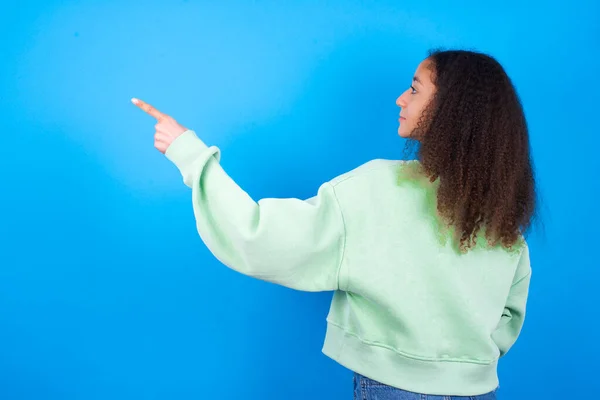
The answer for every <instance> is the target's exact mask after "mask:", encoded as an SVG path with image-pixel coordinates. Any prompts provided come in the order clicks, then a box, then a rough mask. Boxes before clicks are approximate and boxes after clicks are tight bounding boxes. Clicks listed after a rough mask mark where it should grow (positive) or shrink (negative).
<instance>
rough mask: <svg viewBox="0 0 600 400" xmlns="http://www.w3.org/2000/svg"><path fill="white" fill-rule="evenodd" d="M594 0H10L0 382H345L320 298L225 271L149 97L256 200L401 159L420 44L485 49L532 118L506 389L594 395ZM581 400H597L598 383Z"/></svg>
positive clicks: (253, 390) (26, 393)
mask: <svg viewBox="0 0 600 400" xmlns="http://www.w3.org/2000/svg"><path fill="white" fill-rule="evenodd" d="M599 15H600V6H599V3H598V2H595V1H593V0H588V1H585V0H582V1H566V0H559V1H537V0H536V1H528V2H521V1H509V2H506V1H497V2H481V1H475V0H470V1H466V2H462V3H460V4H459V3H456V2H451V1H446V2H444V1H429V2H423V1H409V2H401V1H397V0H396V1H373V2H361V1H355V0H332V1H327V2H323V1H316V0H315V1H294V2H282V1H220V2H209V1H192V0H189V1H176V2H172V1H169V2H167V1H163V2H159V1H134V0H120V1H116V0H103V1H100V0H96V1H83V0H81V1H75V0H63V1H56V0H46V1H34V0H24V1H21V2H17V1H16V0H8V1H6V0H5V1H3V2H2V3H1V4H0V34H1V35H0V37H1V39H0V56H1V58H0V60H1V62H0V116H1V118H0V121H1V125H0V126H1V128H2V129H1V132H2V138H1V141H0V143H1V147H2V150H3V151H2V156H1V157H0V177H1V181H0V191H1V196H0V206H1V210H2V218H1V220H0V236H1V237H0V399H8V400H53V399H65V400H72V399H73V400H74V399H82V400H92V399H111V400H120V399H208V398H223V399H234V398H235V399H241V398H244V399H307V398H310V399H344V398H345V399H349V398H351V397H352V381H351V372H350V371H348V370H346V369H344V368H343V367H341V366H339V365H337V364H336V363H335V362H333V361H331V360H329V359H328V358H326V357H325V356H324V355H322V353H321V345H322V343H323V338H324V333H325V316H326V314H327V311H328V307H329V301H330V299H331V293H303V292H296V291H293V290H290V289H285V288H281V287H278V286H275V285H272V284H269V283H266V282H262V281H258V280H253V279H251V278H248V277H246V276H243V275H240V274H237V273H235V272H233V271H231V270H229V269H227V268H226V267H224V266H223V265H222V264H220V263H219V262H218V261H217V260H216V259H214V258H213V256H212V255H211V254H210V253H209V251H208V250H207V249H206V248H205V246H204V245H203V243H202V241H201V240H200V238H199V237H198V235H197V233H196V230H195V224H194V219H193V214H192V211H191V203H190V192H189V190H188V188H187V187H185V186H184V184H183V182H182V179H181V177H180V175H179V174H178V172H177V171H176V169H175V167H174V166H173V165H172V164H171V163H170V162H168V161H167V160H166V159H165V158H164V156H163V155H162V154H160V153H159V152H158V151H156V150H155V149H154V147H153V134H154V123H155V121H154V120H153V119H152V118H150V117H149V116H148V115H146V114H144V113H143V112H141V110H139V109H138V108H136V107H135V106H133V105H132V104H131V103H130V99H131V97H139V98H141V99H143V100H146V101H148V102H150V103H151V104H153V105H155V106H156V107H158V108H159V109H160V110H162V111H164V112H165V113H168V114H170V115H172V116H173V117H174V118H176V119H177V120H178V121H180V122H181V123H182V124H184V125H185V126H187V127H190V128H192V129H194V130H196V132H198V134H199V135H200V136H201V137H202V138H203V139H204V140H205V141H206V142H207V143H209V144H211V145H217V146H219V147H220V148H221V150H222V165H223V166H224V167H225V169H226V170H227V172H228V173H229V174H230V175H231V176H232V177H233V178H234V179H236V180H237V182H238V183H239V184H240V185H241V186H242V187H243V188H244V189H245V190H246V191H247V192H248V193H249V194H251V195H252V196H253V197H254V198H255V199H259V198H261V197H299V198H307V197H310V196H312V195H313V194H314V193H315V192H316V190H317V188H318V186H319V185H320V184H321V183H322V182H324V181H326V180H328V179H331V178H333V177H334V176H336V175H339V174H341V173H343V172H346V171H348V170H349V169H352V168H354V167H356V166H358V165H360V164H362V163H363V162H366V161H368V160H370V159H373V158H399V157H401V156H402V149H403V146H404V142H403V140H402V139H401V138H399V137H398V136H397V134H396V129H397V117H398V108H397V107H396V105H395V99H396V97H397V96H398V95H399V94H400V93H402V91H404V90H406V88H407V86H408V85H409V84H410V81H411V78H412V74H413V72H414V70H415V68H416V66H417V64H418V63H419V62H420V61H421V60H422V59H423V58H424V57H425V56H426V53H427V50H428V49H430V48H436V47H445V48H451V47H459V48H467V49H475V50H481V51H485V52H489V53H490V54H492V55H494V56H496V57H497V58H498V59H499V60H500V61H501V62H502V63H503V65H504V66H505V67H506V69H507V71H508V72H509V74H510V76H511V77H512V79H513V80H514V83H515V85H516V86H517V89H518V91H519V94H520V96H521V99H522V102H523V105H524V107H525V111H526V113H527V117H528V121H529V126H530V129H531V141H532V148H533V156H534V161H535V165H536V168H537V174H538V180H539V185H540V192H541V196H542V200H543V204H542V209H541V217H542V219H543V223H544V230H542V229H539V230H534V231H533V233H532V236H531V237H530V244H531V248H532V265H533V270H534V277H533V281H532V287H531V295H530V302H529V309H528V316H527V321H526V324H525V327H524V330H523V333H522V336H521V338H520V340H519V341H518V342H517V344H516V346H515V347H514V348H513V349H512V350H511V352H510V353H509V354H508V355H507V356H506V358H504V359H502V361H501V364H500V380H501V388H500V392H499V394H500V395H501V398H505V399H512V400H519V399H529V398H536V399H550V398H553V399H559V398H565V397H563V396H568V397H569V398H583V397H586V395H591V394H594V395H597V393H598V390H599V389H600V386H599V383H598V382H599V381H598V379H597V368H598V367H597V361H596V360H597V359H598V357H600V351H599V346H598V340H597V337H596V336H597V335H596V333H595V332H597V330H598V319H597V316H598V312H597V308H596V304H597V301H598V295H597V294H598V290H597V286H598V281H599V279H598V278H599V274H600V272H599V269H598V267H599V265H598V264H599V263H598V258H597V256H596V255H595V253H596V251H597V241H598V238H597V237H598V236H597V226H598V225H599V224H600V218H599V217H598V211H597V205H598V196H599V195H600V185H599V179H598V175H599V174H598V173H599V172H600V163H599V161H598V160H599V158H600V157H598V156H597V151H598V150H597V149H598V147H599V145H600V139H599V138H600V136H599V135H598V133H599V132H598V127H597V122H596V116H597V109H598V102H597V94H598V92H599V91H600V83H599V79H598V74H597V71H598V70H600V58H599V56H598V51H597V50H598V49H599V48H600V29H599V28H598V27H599V26H600V23H599V22H600V17H599ZM592 397H593V396H592Z"/></svg>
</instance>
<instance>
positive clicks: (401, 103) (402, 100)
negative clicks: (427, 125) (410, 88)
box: [396, 92, 406, 108]
mask: <svg viewBox="0 0 600 400" xmlns="http://www.w3.org/2000/svg"><path fill="white" fill-rule="evenodd" d="M405 93H406V92H405ZM405 93H402V94H401V95H400V97H398V98H397V99H396V105H397V106H398V107H402V108H404V107H406V99H405V96H404V95H405Z"/></svg>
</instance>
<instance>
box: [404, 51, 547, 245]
mask: <svg viewBox="0 0 600 400" xmlns="http://www.w3.org/2000/svg"><path fill="white" fill-rule="evenodd" d="M427 60H428V61H431V62H430V63H429V68H431V72H432V74H431V79H432V82H433V84H434V86H435V92H434V94H433V96H432V98H431V99H430V102H429V104H428V105H427V107H426V108H425V111H424V112H423V115H422V116H421V119H420V121H419V123H418V125H417V128H416V129H415V132H414V137H415V138H417V140H416V141H417V142H418V144H417V146H418V150H417V158H418V159H419V161H420V165H421V166H420V167H421V170H422V172H424V173H425V175H426V176H427V177H428V178H429V180H430V181H431V182H434V181H438V179H439V181H438V183H439V185H438V189H437V212H438V214H439V215H440V216H441V217H443V218H444V219H445V220H446V222H447V223H448V224H449V225H451V226H452V227H453V229H454V231H455V235H456V239H457V240H458V241H459V247H460V249H461V250H463V251H465V250H468V249H469V248H471V247H472V246H473V245H475V244H476V241H477V236H478V233H479V232H480V230H482V228H485V229H483V230H484V231H485V237H486V239H487V242H488V244H490V245H497V244H501V245H502V246H504V247H507V248H512V246H513V245H515V244H516V243H517V242H519V241H520V239H521V238H522V236H523V235H524V233H525V231H527V230H528V228H529V227H530V224H531V222H532V218H533V217H534V214H535V208H536V189H535V178H534V171H533V163H532V160H531V156H530V144H529V133H528V128H527V122H526V119H525V115H524V112H523V108H522V105H521V102H520V100H519V97H518V95H517V93H516V90H515V88H514V86H513V84H512V82H511V80H510V78H509V77H508V75H507V74H506V72H505V70H504V68H503V67H502V66H501V65H500V63H499V62H498V61H496V60H495V59H494V58H493V57H491V56H489V55H486V54H482V53H478V52H473V51H467V50H446V51H442V50H432V51H430V52H429V55H428V57H427ZM411 143H415V140H414V139H410V140H409V142H408V145H409V146H410V145H411Z"/></svg>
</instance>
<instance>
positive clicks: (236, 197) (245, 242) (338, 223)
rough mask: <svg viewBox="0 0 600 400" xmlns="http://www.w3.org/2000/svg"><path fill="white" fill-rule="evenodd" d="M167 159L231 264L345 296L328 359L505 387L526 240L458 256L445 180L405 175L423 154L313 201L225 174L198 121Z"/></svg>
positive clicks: (371, 169) (526, 273)
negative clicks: (439, 203) (443, 203)
mask: <svg viewBox="0 0 600 400" xmlns="http://www.w3.org/2000/svg"><path fill="white" fill-rule="evenodd" d="M165 156H166V157H167V158H168V159H169V160H171V161H172V162H173V163H174V164H175V165H176V166H177V168H178V169H179V171H180V172H181V174H182V176H183V181H184V183H185V184H186V185H187V186H189V187H190V188H191V197H192V205H193V212H194V216H195V220H196V225H197V229H198V233H199V235H200V237H201V238H202V240H203V241H204V243H205V244H206V246H207V247H208V249H209V250H210V251H211V252H212V254H214V256H215V257H216V258H217V259H218V260H220V262H222V263H223V264H224V265H226V266H227V267H229V268H232V269H233V270H235V271H238V272H240V273H242V274H245V275H248V276H251V277H254V278H257V279H261V280H264V281H268V282H272V283H275V284H278V285H282V286H285V287H289V288H293V289H296V290H303V291H333V292H334V294H333V300H332V303H331V308H330V312H329V314H328V316H327V334H326V337H325V343H324V346H323V353H324V354H325V355H327V356H328V357H331V358H332V359H333V360H336V361H337V362H338V363H339V364H341V365H343V366H345V367H346V368H348V369H350V370H352V371H355V372H358V373H360V374H363V375H365V376H367V377H370V378H372V379H374V380H377V381H379V382H382V383H385V384H388V385H391V386H395V387H398V388H402V389H404V390H409V391H413V392H419V393H426V394H441V395H466V396H468V395H478V394H482V393H486V392H489V391H491V390H494V389H495V388H496V387H497V386H498V375H497V362H498V359H499V358H500V357H501V356H503V355H504V354H506V352H507V351H508V350H509V348H510V347H511V346H512V345H513V344H514V342H515V340H516V339H517V336H518V335H519V333H520V331H521V328H522V325H523V320H524V317H525V305H526V301H527V295H528V289H529V281H530V276H531V268H530V264H529V250H528V246H527V243H526V242H525V240H524V239H523V240H522V241H521V245H520V247H518V248H516V249H513V250H512V251H508V250H505V249H503V248H501V247H486V246H484V245H478V246H477V247H475V248H474V249H472V250H470V251H469V252H467V253H461V252H459V251H457V250H456V248H455V245H453V243H454V241H453V240H447V239H446V238H447V237H448V234H446V233H444V232H445V231H444V229H443V227H442V225H440V224H439V222H437V217H436V216H435V215H436V214H435V212H433V210H434V209H435V203H434V201H435V185H433V184H432V185H431V186H428V185H427V184H424V183H422V182H421V183H419V181H418V180H412V179H401V178H399V177H400V176H401V172H402V169H403V168H406V167H408V166H410V165H411V163H412V162H406V161H390V160H374V161H370V162H368V163H366V164H364V165H362V166H360V167H358V168H356V169H354V170H352V171H350V172H348V173H345V174H343V175H341V176H339V177H336V178H335V179H332V180H331V181H329V182H327V183H324V184H323V185H322V186H321V187H320V188H319V190H318V192H317V194H316V195H315V196H314V197H312V198H310V199H307V200H299V199H294V198H283V199H276V198H265V199H261V200H259V201H255V200H253V199H252V198H251V197H250V196H249V195H248V194H247V193H246V192H245V191H244V190H243V189H242V188H240V187H239V186H238V185H237V184H236V182H234V181H233V180H232V179H231V177H230V176H229V175H227V173H226V172H225V171H224V170H223V168H222V167H221V165H220V163H219V162H220V150H219V149H218V148H217V147H214V146H211V147H209V146H207V145H206V144H205V143H204V142H203V141H201V140H200V139H199V138H198V137H197V136H196V134H195V133H194V132H193V131H191V130H188V131H186V132H185V133H184V134H183V135H181V136H179V137H178V138H176V139H175V141H174V142H173V143H172V144H171V146H170V147H169V148H168V149H167V151H166V153H165ZM432 193H433V196H432ZM432 201H433V202H432ZM432 207H433V208H432ZM479 242H484V240H480V241H479Z"/></svg>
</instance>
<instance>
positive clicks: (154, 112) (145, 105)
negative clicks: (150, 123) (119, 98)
mask: <svg viewBox="0 0 600 400" xmlns="http://www.w3.org/2000/svg"><path fill="white" fill-rule="evenodd" d="M131 102H132V103H133V104H135V105H136V106H138V107H139V108H141V109H142V110H144V111H145V112H147V113H148V114H150V115H151V116H153V117H154V118H156V119H157V120H159V121H160V120H162V119H164V118H165V117H166V115H165V114H163V113H161V112H160V111H158V110H157V109H156V108H154V107H153V106H151V105H150V104H148V103H146V102H145V101H142V100H140V99H136V98H135V97H134V98H133V99H131Z"/></svg>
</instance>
